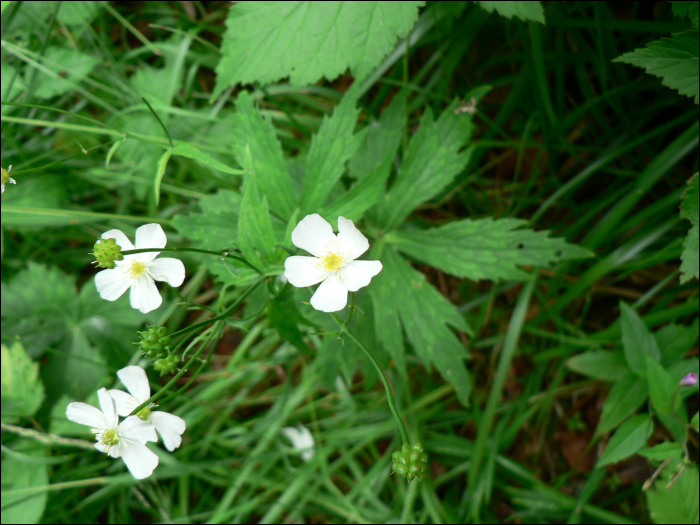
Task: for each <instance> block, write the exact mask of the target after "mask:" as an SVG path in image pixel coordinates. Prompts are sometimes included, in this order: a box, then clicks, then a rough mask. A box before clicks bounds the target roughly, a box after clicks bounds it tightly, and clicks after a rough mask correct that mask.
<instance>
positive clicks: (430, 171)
mask: <svg viewBox="0 0 700 525" xmlns="http://www.w3.org/2000/svg"><path fill="white" fill-rule="evenodd" d="M456 107H457V101H455V102H453V103H452V104H451V105H450V106H449V107H448V108H447V109H446V110H445V111H444V112H443V113H442V115H440V118H439V119H438V120H437V121H434V120H433V113H432V111H431V110H430V108H426V110H425V113H423V117H422V118H421V121H420V128H419V129H418V131H417V132H416V133H415V134H414V135H413V136H412V137H411V141H410V142H409V144H408V150H407V151H406V155H405V157H404V159H403V162H402V164H401V167H400V168H399V172H398V174H397V176H396V181H395V182H394V184H393V185H392V186H391V188H390V189H389V192H388V194H387V196H386V198H385V199H384V200H383V201H382V202H381V203H380V217H381V219H380V224H381V226H383V227H384V228H385V229H387V230H391V229H394V228H395V227H396V226H398V225H399V224H400V223H401V222H402V221H403V220H404V219H405V218H406V216H407V215H408V214H409V213H411V212H412V211H413V210H414V208H416V207H417V206H418V205H419V204H421V203H423V202H425V201H427V200H429V199H431V198H432V197H434V196H435V195H437V194H438V193H439V192H440V190H442V189H443V188H444V187H445V186H447V185H448V184H449V183H450V182H451V181H452V179H454V177H455V176H456V175H457V174H458V173H459V172H461V171H462V170H463V169H464V167H465V166H466V165H467V162H469V157H470V156H471V152H472V150H471V149H468V150H466V151H463V152H460V150H461V149H462V147H463V146H464V145H465V144H466V143H467V142H468V141H469V138H470V137H471V134H472V131H473V129H474V125H473V124H472V119H471V115H469V114H468V113H461V114H459V115H456V114H455V112H454V109H455V108H456Z"/></svg>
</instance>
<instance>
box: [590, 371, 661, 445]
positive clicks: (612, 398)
mask: <svg viewBox="0 0 700 525" xmlns="http://www.w3.org/2000/svg"><path fill="white" fill-rule="evenodd" d="M648 395H649V384H648V382H647V380H646V378H644V377H638V376H636V375H635V374H633V373H632V372H627V373H626V374H625V375H623V376H622V377H620V378H619V379H618V380H617V381H615V383H613V385H612V387H611V388H610V393H609V394H608V397H607V399H606V400H605V403H604V404H603V412H602V414H601V415H600V421H598V428H596V434H602V433H604V432H607V431H608V430H612V429H613V428H615V427H616V426H617V425H619V424H620V423H622V422H623V421H624V420H625V419H627V418H628V417H629V416H630V415H632V413H633V412H634V411H635V410H637V408H639V407H640V406H642V404H643V403H644V402H645V401H646V400H647V396H648Z"/></svg>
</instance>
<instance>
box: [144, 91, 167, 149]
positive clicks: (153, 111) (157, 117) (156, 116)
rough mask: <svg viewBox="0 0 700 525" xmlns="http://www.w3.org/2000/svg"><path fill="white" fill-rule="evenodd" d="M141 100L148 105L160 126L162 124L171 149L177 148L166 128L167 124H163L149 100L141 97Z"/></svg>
mask: <svg viewBox="0 0 700 525" xmlns="http://www.w3.org/2000/svg"><path fill="white" fill-rule="evenodd" d="M141 100H143V101H144V102H145V103H146V105H147V106H148V109H150V110H151V113H153V116H154V117H155V118H156V120H157V121H158V124H160V127H161V128H163V131H165V134H166V135H167V136H168V141H169V142H170V147H171V148H174V147H175V144H173V139H172V137H171V136H170V133H169V132H168V128H166V127H165V124H163V121H162V120H160V117H159V116H158V113H156V112H155V110H154V109H153V107H151V104H150V103H149V102H148V100H146V98H145V97H141Z"/></svg>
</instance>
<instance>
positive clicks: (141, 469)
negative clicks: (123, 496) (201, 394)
mask: <svg viewBox="0 0 700 525" xmlns="http://www.w3.org/2000/svg"><path fill="white" fill-rule="evenodd" d="M117 375H118V376H119V379H121V382H122V383H123V384H124V386H126V388H127V390H128V391H129V392H130V393H129V394H127V393H126V392H123V391H121V390H109V391H108V390H107V389H106V388H101V389H100V390H98V391H97V396H98V398H99V401H100V407H101V408H102V410H100V409H98V408H96V407H94V406H92V405H88V404H87V403H80V402H74V403H70V404H69V405H68V408H67V409H66V416H67V417H68V419H70V420H71V421H75V422H76V423H80V424H81V425H87V426H89V427H91V428H92V433H93V434H95V439H96V440H97V443H95V448H96V449H97V450H99V451H100V452H104V453H106V454H108V455H109V456H111V457H113V458H119V457H121V458H122V459H123V460H124V463H126V466H127V468H128V469H129V472H131V474H132V475H133V476H134V477H135V478H136V479H143V478H147V477H148V476H150V475H151V474H153V471H154V470H155V468H156V467H157V466H158V456H157V455H156V454H155V452H153V451H152V450H150V449H149V448H148V447H147V446H146V443H147V442H148V441H158V436H157V435H156V431H157V432H158V434H160V437H161V438H162V439H163V443H164V444H165V448H167V449H168V450H169V451H171V452H172V451H173V450H175V449H176V448H178V447H179V446H180V444H181V443H182V434H183V432H184V431H185V429H186V428H187V425H186V424H185V421H184V420H183V419H182V418H181V417H178V416H175V415H173V414H169V413H167V412H161V411H155V410H153V407H154V405H152V404H151V405H148V406H147V407H145V408H143V409H141V410H140V411H139V413H138V414H136V415H134V416H129V414H130V413H131V412H133V410H134V409H135V408H137V407H138V406H139V405H140V404H142V403H144V402H145V401H147V400H148V399H149V398H150V397H151V387H150V384H149V383H148V377H147V376H146V372H145V370H144V369H143V368H141V367H139V366H127V367H126V368H122V369H121V370H120V371H119V372H117ZM118 416H122V417H125V419H124V420H123V421H122V422H121V423H119V417H118Z"/></svg>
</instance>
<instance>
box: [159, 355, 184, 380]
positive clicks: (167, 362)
mask: <svg viewBox="0 0 700 525" xmlns="http://www.w3.org/2000/svg"><path fill="white" fill-rule="evenodd" d="M179 362H180V358H179V357H177V356H176V355H175V354H170V355H169V356H168V357H165V358H163V359H158V360H157V361H156V362H155V363H153V368H155V369H156V370H158V371H159V372H160V375H161V377H162V376H164V375H167V374H172V373H173V372H175V370H177V365H178V363H179Z"/></svg>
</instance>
